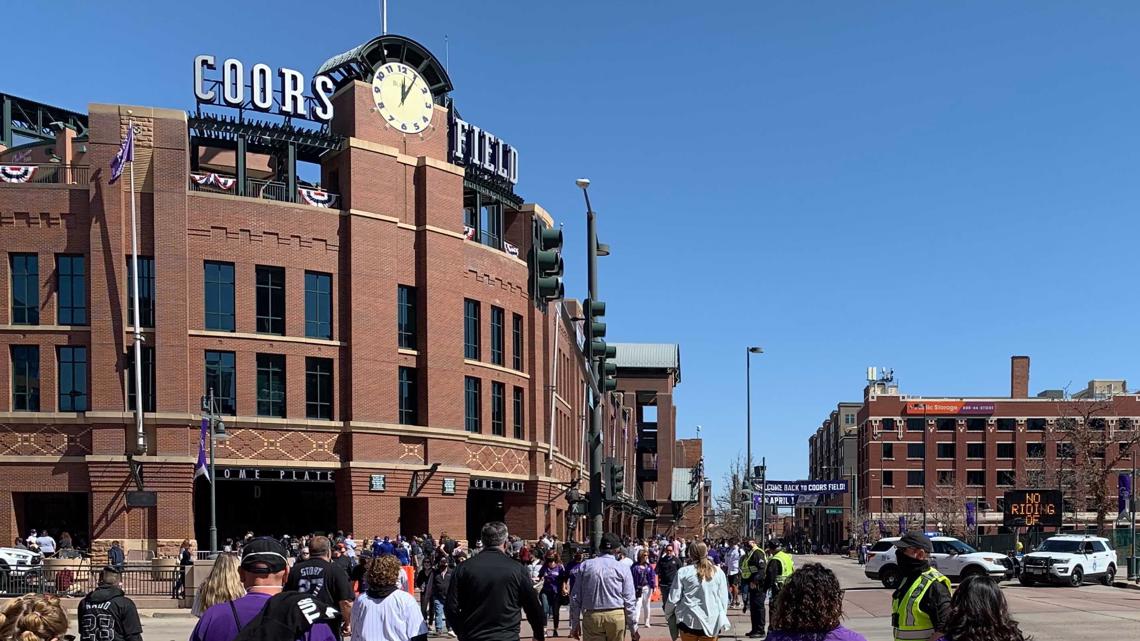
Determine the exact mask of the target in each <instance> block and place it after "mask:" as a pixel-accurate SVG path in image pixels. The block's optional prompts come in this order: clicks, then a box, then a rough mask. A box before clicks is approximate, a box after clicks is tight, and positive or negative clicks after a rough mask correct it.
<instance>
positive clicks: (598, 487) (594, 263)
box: [574, 178, 609, 551]
mask: <svg viewBox="0 0 1140 641" xmlns="http://www.w3.org/2000/svg"><path fill="white" fill-rule="evenodd" d="M574 184H575V185H577V186H578V188H579V189H581V190H582V196H583V197H584V198H585V199H586V279H587V281H588V286H589V301H590V305H593V304H594V302H595V301H597V300H598V233H597V229H596V227H595V221H594V218H595V217H594V208H593V207H591V206H590V192H589V188H590V180H589V179H588V178H579V179H578V180H575V181H574ZM608 253H609V252H608V250H607V251H606V252H605V254H608ZM605 254H603V255H605ZM587 311H588V310H587ZM589 317H590V314H589V313H587V318H589ZM592 324H593V323H592V322H591V321H590V320H587V321H586V325H587V327H586V331H587V333H588V334H589V336H587V340H586V358H587V359H588V363H589V370H590V375H591V376H592V377H593V379H594V384H595V386H596V387H595V388H594V391H593V395H592V396H593V401H594V404H593V406H592V407H591V411H590V427H589V440H590V496H589V499H590V500H589V506H588V507H589V512H590V543H591V544H592V545H593V548H594V550H595V551H597V550H598V548H599V547H600V546H601V544H602V432H601V429H602V420H603V418H602V387H603V381H602V376H601V367H600V366H599V359H597V358H594V356H593V354H592V351H591V350H592V349H593V328H592Z"/></svg>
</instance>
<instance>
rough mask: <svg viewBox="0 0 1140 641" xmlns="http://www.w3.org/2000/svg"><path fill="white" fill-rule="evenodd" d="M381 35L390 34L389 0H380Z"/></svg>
mask: <svg viewBox="0 0 1140 641" xmlns="http://www.w3.org/2000/svg"><path fill="white" fill-rule="evenodd" d="M380 35H382V36H386V35H388V0H380Z"/></svg>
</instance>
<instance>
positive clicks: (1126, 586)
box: [1112, 581, 1140, 590]
mask: <svg viewBox="0 0 1140 641" xmlns="http://www.w3.org/2000/svg"><path fill="white" fill-rule="evenodd" d="M1112 587H1114V588H1123V589H1125V590H1140V585H1138V584H1136V583H1129V582H1127V581H1113V583H1112Z"/></svg>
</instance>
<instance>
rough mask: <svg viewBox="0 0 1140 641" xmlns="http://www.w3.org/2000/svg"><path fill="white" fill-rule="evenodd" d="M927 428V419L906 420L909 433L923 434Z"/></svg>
mask: <svg viewBox="0 0 1140 641" xmlns="http://www.w3.org/2000/svg"><path fill="white" fill-rule="evenodd" d="M924 427H926V419H923V418H908V419H906V430H907V431H908V432H921V431H922V430H923V428H924Z"/></svg>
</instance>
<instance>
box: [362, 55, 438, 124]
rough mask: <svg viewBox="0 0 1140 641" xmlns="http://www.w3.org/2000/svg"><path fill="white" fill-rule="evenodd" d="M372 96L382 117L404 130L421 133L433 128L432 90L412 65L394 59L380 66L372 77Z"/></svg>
mask: <svg viewBox="0 0 1140 641" xmlns="http://www.w3.org/2000/svg"><path fill="white" fill-rule="evenodd" d="M372 99H373V100H374V101H375V102H376V111H377V112H379V113H380V117H382V118H383V119H384V121H385V122H387V123H388V124H389V125H391V126H392V127H393V128H395V129H396V130H398V131H400V132H402V133H405V134H414V133H420V132H423V131H427V129H428V128H429V127H431V117H432V113H433V112H434V109H433V103H432V95H431V89H430V88H428V86H427V83H425V82H424V79H423V77H422V76H420V74H419V73H417V72H416V70H415V69H413V68H411V67H409V66H408V65H405V64H400V63H398V62H390V63H388V64H385V65H383V66H381V67H378V68H377V69H376V75H375V76H373V78H372Z"/></svg>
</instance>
